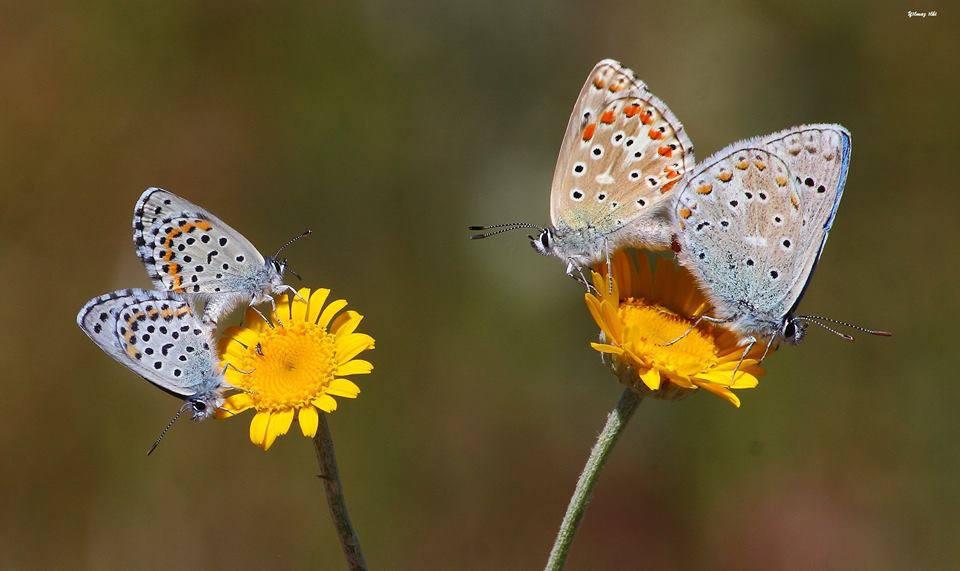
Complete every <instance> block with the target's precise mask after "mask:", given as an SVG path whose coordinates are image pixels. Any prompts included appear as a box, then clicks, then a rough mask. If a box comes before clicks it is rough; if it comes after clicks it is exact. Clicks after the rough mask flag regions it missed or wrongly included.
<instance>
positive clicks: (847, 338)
mask: <svg viewBox="0 0 960 571" xmlns="http://www.w3.org/2000/svg"><path fill="white" fill-rule="evenodd" d="M794 319H797V320H801V321H808V322H810V323H813V324H814V325H818V326H820V327H822V328H824V329H826V330H827V331H829V332H830V333H833V334H834V335H836V336H837V337H839V338H841V339H843V340H844V341H853V340H854V337H853V335H848V334H846V333H843V332H840V331H837V330H836V329H834V328H833V327H830V326H829V325H825V324H823V323H820V322H819V321H816V320H814V319H810V318H809V317H807V316H801V317H796V318H794Z"/></svg>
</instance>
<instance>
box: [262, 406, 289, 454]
mask: <svg viewBox="0 0 960 571" xmlns="http://www.w3.org/2000/svg"><path fill="white" fill-rule="evenodd" d="M292 423H293V409H292V408H288V409H286V410H281V411H280V412H275V413H273V414H271V415H270V422H269V424H268V425H267V435H266V438H265V439H264V441H263V449H264V450H270V447H271V446H273V443H274V441H275V440H276V439H277V437H278V436H282V435H284V434H286V433H287V431H288V430H290V424H292Z"/></svg>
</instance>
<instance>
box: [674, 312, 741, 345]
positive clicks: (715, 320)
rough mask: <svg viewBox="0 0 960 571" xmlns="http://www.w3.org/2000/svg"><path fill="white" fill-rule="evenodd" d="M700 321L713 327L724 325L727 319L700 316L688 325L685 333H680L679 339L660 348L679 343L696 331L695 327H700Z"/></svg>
mask: <svg viewBox="0 0 960 571" xmlns="http://www.w3.org/2000/svg"><path fill="white" fill-rule="evenodd" d="M701 321H706V322H707V323H713V324H715V325H719V324H721V323H726V322H727V321H728V320H727V319H720V318H719V317H710V316H709V315H701V316H700V317H698V318H697V319H696V320H695V321H694V322H693V323H692V324H691V325H690V327H688V328H687V330H686V331H684V332H683V333H681V334H680V336H679V337H677V338H676V339H674V340H673V341H670V342H668V343H663V344H661V345H660V346H661V347H669V346H671V345H674V344H676V343H678V342H680V341H681V340H682V339H683V338H684V337H686V336H687V335H690V332H692V331H693V330H694V329H696V328H697V326H698V325H700V322H701Z"/></svg>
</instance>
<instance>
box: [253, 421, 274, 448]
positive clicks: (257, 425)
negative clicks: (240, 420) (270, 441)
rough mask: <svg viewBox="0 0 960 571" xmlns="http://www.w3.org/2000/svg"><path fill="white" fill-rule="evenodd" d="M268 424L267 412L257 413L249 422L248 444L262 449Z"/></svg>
mask: <svg viewBox="0 0 960 571" xmlns="http://www.w3.org/2000/svg"><path fill="white" fill-rule="evenodd" d="M269 424H270V413H269V412H258V413H257V414H256V415H254V417H253V420H251V421H250V442H253V443H254V445H256V446H259V447H260V448H263V441H264V440H266V439H267V425H269Z"/></svg>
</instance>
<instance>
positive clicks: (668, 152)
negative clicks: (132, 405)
mask: <svg viewBox="0 0 960 571" xmlns="http://www.w3.org/2000/svg"><path fill="white" fill-rule="evenodd" d="M657 154H659V155H660V156H661V157H671V156H673V149H671V148H670V147H668V146H667V145H660V148H659V149H657Z"/></svg>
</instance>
